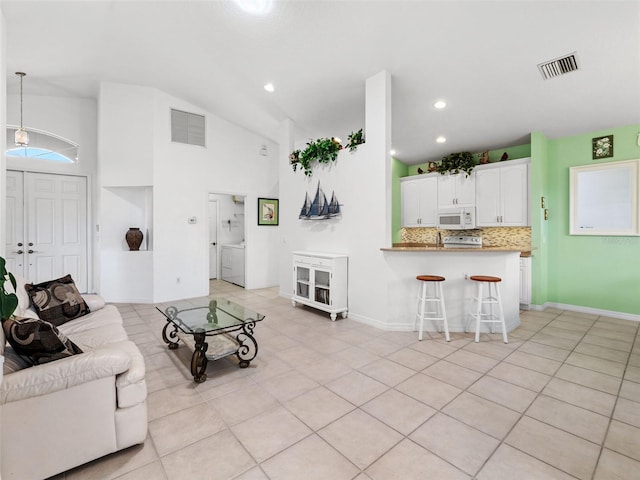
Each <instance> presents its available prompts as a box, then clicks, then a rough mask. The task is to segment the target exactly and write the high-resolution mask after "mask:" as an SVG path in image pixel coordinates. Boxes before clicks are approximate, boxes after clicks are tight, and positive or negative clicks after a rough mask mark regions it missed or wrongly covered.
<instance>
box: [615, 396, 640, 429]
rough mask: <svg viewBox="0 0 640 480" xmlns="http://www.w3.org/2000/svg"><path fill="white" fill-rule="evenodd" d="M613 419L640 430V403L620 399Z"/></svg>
mask: <svg viewBox="0 0 640 480" xmlns="http://www.w3.org/2000/svg"><path fill="white" fill-rule="evenodd" d="M613 418H614V419H616V420H619V421H621V422H624V423H628V424H629V425H633V426H634V427H638V428H640V403H638V402H632V401H631V400H627V399H626V398H619V399H618V402H617V403H616V408H615V410H614V412H613Z"/></svg>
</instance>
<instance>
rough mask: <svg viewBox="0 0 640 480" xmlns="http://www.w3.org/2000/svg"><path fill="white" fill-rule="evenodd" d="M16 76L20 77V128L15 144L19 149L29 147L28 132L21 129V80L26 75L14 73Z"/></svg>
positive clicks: (17, 131)
mask: <svg viewBox="0 0 640 480" xmlns="http://www.w3.org/2000/svg"><path fill="white" fill-rule="evenodd" d="M16 75H18V76H19V77H20V128H18V129H17V130H16V135H15V142H16V145H18V146H19V147H26V146H27V145H29V132H27V131H26V130H25V129H24V128H23V127H22V79H23V78H24V76H25V75H26V73H24V72H16Z"/></svg>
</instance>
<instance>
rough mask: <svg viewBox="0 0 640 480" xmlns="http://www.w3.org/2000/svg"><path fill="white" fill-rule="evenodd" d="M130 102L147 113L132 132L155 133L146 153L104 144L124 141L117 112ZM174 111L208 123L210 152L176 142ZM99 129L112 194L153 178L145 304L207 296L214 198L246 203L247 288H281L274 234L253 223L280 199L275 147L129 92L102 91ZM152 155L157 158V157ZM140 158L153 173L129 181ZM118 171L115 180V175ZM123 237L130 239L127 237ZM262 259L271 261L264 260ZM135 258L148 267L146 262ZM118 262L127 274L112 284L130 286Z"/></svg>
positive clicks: (209, 117) (161, 99)
mask: <svg viewBox="0 0 640 480" xmlns="http://www.w3.org/2000/svg"><path fill="white" fill-rule="evenodd" d="M150 98H151V99H152V102H151V106H149V104H150V102H149V99H150ZM130 102H134V103H135V105H136V109H139V110H142V111H138V112H137V113H136V116H134V117H133V118H132V122H131V123H130V127H131V131H134V132H135V131H136V128H137V127H139V126H141V125H140V123H146V122H149V121H151V122H152V125H151V127H149V125H145V126H144V128H143V129H142V132H143V135H142V139H143V142H142V147H140V145H137V146H136V147H135V148H134V151H135V153H134V154H131V153H130V152H127V151H124V152H123V151H122V150H120V151H115V150H113V149H112V148H111V147H107V146H106V145H105V146H103V141H104V142H107V141H108V139H114V138H115V137H117V136H118V135H121V134H122V128H121V125H120V123H121V119H122V115H119V114H118V112H119V111H123V112H127V111H128V108H129V106H128V105H129V104H130ZM149 108H151V111H150V112H149V111H148V110H149ZM171 108H176V109H179V110H184V111H189V112H192V113H196V114H201V115H205V117H206V139H207V140H206V142H207V147H206V148H202V147H198V146H193V145H184V144H179V143H172V142H171V141H170V138H171V137H170V109H171ZM149 119H150V120H149ZM99 124H100V138H101V148H100V152H101V155H100V164H101V166H100V171H101V172H103V176H106V175H108V176H109V178H110V179H112V181H110V183H111V185H110V186H115V185H113V182H119V184H120V185H122V186H131V185H134V184H133V183H132V178H133V181H134V182H138V181H139V182H147V177H148V176H149V174H150V175H151V177H152V178H151V185H152V190H153V194H152V196H153V206H152V209H153V220H152V226H151V230H152V235H153V251H152V252H151V255H152V256H153V262H152V263H153V275H152V279H153V280H152V282H151V283H150V284H148V285H147V288H146V295H144V296H145V298H148V299H149V300H147V301H153V302H160V301H170V300H175V299H179V298H189V297H197V296H203V295H207V294H208V293H209V292H208V279H209V273H208V265H209V262H208V255H209V249H208V235H209V228H208V224H207V222H208V215H207V207H208V195H209V193H210V192H216V193H223V194H236V195H243V196H245V212H246V215H247V220H246V223H245V225H246V231H245V238H246V242H247V246H246V262H247V277H246V288H249V289H250V288H262V287H267V286H273V285H277V281H278V272H277V268H275V266H274V265H273V264H272V262H273V260H272V257H273V252H275V251H276V249H275V248H274V247H275V246H276V242H275V235H274V234H273V231H274V229H273V227H267V228H265V227H260V228H258V227H257V226H256V223H257V221H252V220H251V219H255V218H256V216H257V211H256V204H257V199H258V197H277V192H278V171H277V158H278V148H277V145H276V144H275V143H274V142H272V141H269V140H267V139H265V138H263V137H260V136H258V135H255V134H252V133H250V132H248V131H246V130H244V129H242V128H240V127H238V126H236V125H233V124H231V123H229V122H227V121H226V120H223V119H221V118H220V117H217V116H216V115H214V114H211V113H209V112H206V111H204V110H202V109H201V108H198V107H197V106H195V105H192V104H189V103H187V102H184V101H182V100H181V99H178V98H176V97H173V96H170V95H168V94H166V93H164V92H161V91H158V90H155V89H152V88H147V87H137V86H131V85H114V84H102V85H101V93H100V121H99ZM149 138H150V140H149ZM125 141H128V139H127V140H125ZM262 145H266V146H267V150H268V152H269V155H268V156H266V157H265V156H261V155H260V148H261V146H262ZM141 150H145V153H143V152H141ZM148 151H150V152H152V155H151V157H149V156H148V154H147V152H148ZM113 156H117V157H123V158H125V159H126V161H122V160H121V159H116V160H115V161H114V162H115V163H114V164H111V163H110V162H111V161H112V158H113ZM137 158H142V163H143V164H145V165H147V163H148V161H149V158H151V166H150V167H146V166H145V168H144V169H140V168H139V166H136V165H132V166H131V169H132V173H131V175H130V174H129V168H128V165H130V162H135V161H136V159H137ZM112 167H113V168H112ZM116 169H117V172H113V171H111V170H116ZM107 170H110V172H109V173H107ZM143 184H147V185H148V183H143ZM101 211H102V213H103V215H105V216H106V215H107V214H108V215H110V216H113V212H112V207H111V206H110V205H107V204H103V205H101ZM190 217H196V218H197V219H198V220H197V222H196V223H195V224H190V223H188V219H189V218H190ZM276 230H277V229H276ZM121 233H122V235H124V231H123V232H121ZM264 251H267V252H269V253H270V254H271V257H270V256H269V255H267V256H266V257H265V256H264V254H263V252H264ZM131 253H135V252H131ZM124 258H126V255H125V256H124ZM134 258H135V259H136V261H139V262H140V263H141V265H140V267H142V262H143V260H142V258H143V257H142V256H140V257H134ZM138 259H139V260H138ZM113 260H114V261H120V262H122V267H123V273H121V274H119V275H118V269H115V272H112V273H113V274H115V278H114V277H113V275H110V277H109V281H111V282H116V281H117V282H120V284H121V283H122V282H125V283H126V281H127V275H126V265H125V260H123V259H120V260H118V258H117V255H114V256H113ZM178 278H180V282H178V281H177V279H178ZM105 280H106V279H105ZM107 298H108V299H109V300H112V301H127V300H126V299H124V298H118V299H110V298H109V295H107Z"/></svg>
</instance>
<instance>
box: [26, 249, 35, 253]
mask: <svg viewBox="0 0 640 480" xmlns="http://www.w3.org/2000/svg"><path fill="white" fill-rule="evenodd" d="M27 253H38V251H37V250H31V249H29V250H28V251H27Z"/></svg>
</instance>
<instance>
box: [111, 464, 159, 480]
mask: <svg viewBox="0 0 640 480" xmlns="http://www.w3.org/2000/svg"><path fill="white" fill-rule="evenodd" d="M165 478H167V477H166V476H165V474H164V467H163V466H162V462H161V461H160V460H156V461H155V462H153V463H150V464H148V465H145V466H144V467H140V468H137V469H135V470H134V471H132V472H129V473H125V474H124V475H122V476H121V477H118V480H149V479H154V480H156V479H158V480H164V479H165Z"/></svg>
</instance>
